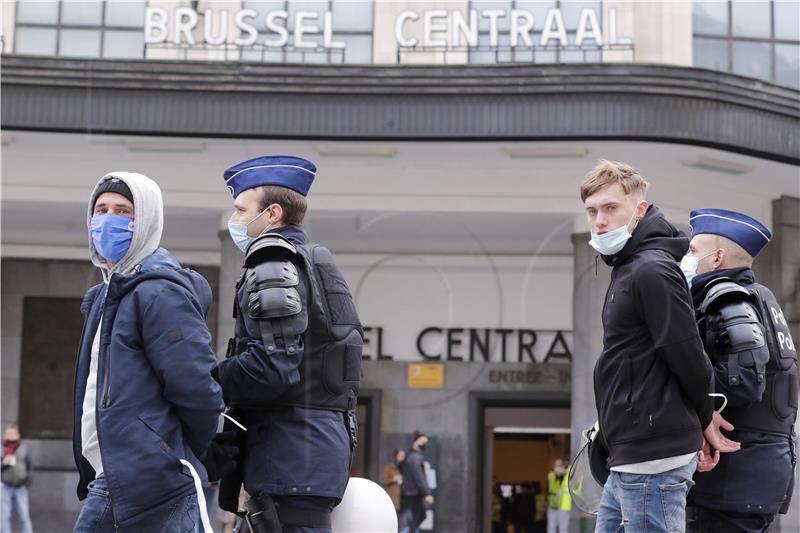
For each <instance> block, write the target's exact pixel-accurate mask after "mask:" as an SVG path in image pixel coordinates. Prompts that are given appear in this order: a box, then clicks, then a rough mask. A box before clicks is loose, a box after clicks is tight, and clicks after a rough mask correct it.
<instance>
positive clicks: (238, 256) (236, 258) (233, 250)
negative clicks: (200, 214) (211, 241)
mask: <svg viewBox="0 0 800 533" xmlns="http://www.w3.org/2000/svg"><path fill="white" fill-rule="evenodd" d="M226 220H227V218H226ZM219 240H220V262H219V310H218V312H217V358H218V359H223V358H224V357H225V352H226V351H227V349H228V339H230V338H231V337H233V327H234V325H235V322H234V320H233V299H234V295H235V291H236V281H237V280H238V279H239V276H241V275H242V262H243V261H244V254H242V252H241V251H240V250H239V248H237V247H236V245H235V244H234V243H233V240H231V236H230V234H229V233H228V230H227V229H224V230H220V231H219Z"/></svg>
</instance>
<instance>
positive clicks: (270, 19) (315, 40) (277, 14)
mask: <svg viewBox="0 0 800 533" xmlns="http://www.w3.org/2000/svg"><path fill="white" fill-rule="evenodd" d="M606 17H608V20H607V24H606V25H605V29H604V28H603V26H602V25H601V24H600V20H601V19H600V14H599V13H598V12H597V11H596V10H595V9H589V8H586V9H583V10H582V11H581V12H580V16H579V19H578V23H577V26H576V27H575V28H574V29H575V32H574V33H573V32H572V31H570V32H569V33H568V32H567V26H566V24H565V22H564V15H563V13H562V12H561V10H560V9H557V8H556V9H550V10H548V11H547V12H546V14H545V16H544V17H543V18H541V20H539V19H537V18H536V17H535V16H534V14H533V13H532V12H530V11H527V10H524V9H511V10H506V9H481V10H477V9H470V10H466V11H458V10H444V9H437V10H426V11H422V10H407V11H403V12H402V13H400V14H398V15H397V17H396V18H395V20H394V35H393V36H381V35H373V38H374V39H376V40H377V39H387V38H390V39H394V41H395V42H396V45H397V46H398V47H400V48H418V47H419V48H423V49H437V48H439V49H445V50H447V49H462V48H463V49H471V48H477V47H478V46H479V35H481V34H488V40H489V46H490V47H497V46H499V43H500V42H501V40H502V41H504V42H507V43H508V44H507V45H506V46H510V47H511V48H531V47H534V46H536V47H553V48H558V47H565V46H593V47H599V46H603V45H626V44H630V40H629V39H627V38H624V37H620V36H619V35H617V24H616V10H614V9H608V10H607V11H606ZM335 27H336V24H335V21H334V13H333V12H332V11H324V12H321V11H296V12H293V13H290V12H289V11H286V10H274V11H269V12H266V13H262V14H259V13H258V12H257V11H255V10H253V9H239V10H235V11H232V10H228V9H215V10H214V9H207V10H205V11H204V12H202V13H198V12H197V11H195V10H193V9H191V8H188V7H179V8H176V9H173V10H172V11H168V10H167V9H164V8H160V7H148V8H147V10H146V17H145V42H146V43H147V44H148V45H159V44H170V45H175V46H188V47H192V46H210V47H213V46H228V47H230V46H233V47H241V48H251V47H254V46H258V47H266V48H273V49H282V48H285V47H287V46H291V47H292V48H294V49H304V48H307V49H316V50H318V49H328V50H333V49H344V48H345V47H346V43H345V42H344V41H342V40H337V37H336V34H335V31H334V28H335ZM481 28H483V29H481Z"/></svg>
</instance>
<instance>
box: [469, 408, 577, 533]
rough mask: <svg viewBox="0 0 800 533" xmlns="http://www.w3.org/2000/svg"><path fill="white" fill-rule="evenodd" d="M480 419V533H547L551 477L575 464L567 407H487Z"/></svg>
mask: <svg viewBox="0 0 800 533" xmlns="http://www.w3.org/2000/svg"><path fill="white" fill-rule="evenodd" d="M482 418H483V461H482V462H483V476H482V478H483V483H482V485H483V487H482V490H483V498H482V501H483V513H482V515H483V516H482V518H483V520H482V523H483V527H482V529H481V531H492V532H494V531H498V532H502V533H511V532H514V533H522V532H525V533H528V532H534V531H542V532H544V531H545V530H546V517H547V490H548V481H547V476H548V474H549V472H550V471H551V470H552V469H553V463H554V462H555V460H556V459H562V460H564V461H565V462H568V461H569V460H570V459H571V450H570V409H569V407H566V406H565V407H555V406H553V407H549V406H548V407H541V406H538V405H536V404H532V405H527V406H526V405H519V403H516V402H515V403H514V405H508V406H504V405H487V406H485V407H484V409H483V417H482Z"/></svg>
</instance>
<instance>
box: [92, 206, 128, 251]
mask: <svg viewBox="0 0 800 533" xmlns="http://www.w3.org/2000/svg"><path fill="white" fill-rule="evenodd" d="M89 236H90V237H91V239H92V243H93V244H94V248H95V250H97V253H98V254H100V255H101V256H102V257H103V258H104V259H105V260H106V261H109V262H111V263H119V260H120V259H122V258H123V257H125V254H126V253H127V251H128V248H130V246H131V239H133V218H132V217H127V216H123V215H115V214H113V213H106V214H104V215H95V216H93V217H92V221H91V224H90V229H89Z"/></svg>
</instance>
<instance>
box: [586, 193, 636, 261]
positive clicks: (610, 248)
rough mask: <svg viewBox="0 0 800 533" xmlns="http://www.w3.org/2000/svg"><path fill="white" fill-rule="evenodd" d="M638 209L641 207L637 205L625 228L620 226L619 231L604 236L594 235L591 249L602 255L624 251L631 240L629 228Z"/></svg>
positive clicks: (590, 242)
mask: <svg viewBox="0 0 800 533" xmlns="http://www.w3.org/2000/svg"><path fill="white" fill-rule="evenodd" d="M638 209H639V206H638V204H637V206H636V209H634V210H633V214H632V215H631V218H630V220H628V223H627V224H625V225H624V226H620V227H618V228H617V229H615V230H612V231H609V232H607V233H603V234H602V235H598V234H596V233H592V238H591V240H590V241H589V244H590V245H591V247H592V248H594V249H595V250H597V252H598V253H599V254H601V255H614V254H615V253H617V252H619V251H620V250H622V249H623V248H624V247H625V243H626V242H628V239H630V238H631V232H630V231H628V226H630V225H631V222H633V218H634V217H635V216H636V211H637V210H638Z"/></svg>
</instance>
